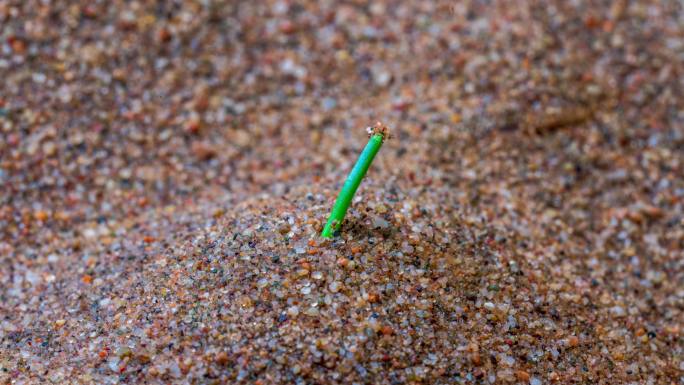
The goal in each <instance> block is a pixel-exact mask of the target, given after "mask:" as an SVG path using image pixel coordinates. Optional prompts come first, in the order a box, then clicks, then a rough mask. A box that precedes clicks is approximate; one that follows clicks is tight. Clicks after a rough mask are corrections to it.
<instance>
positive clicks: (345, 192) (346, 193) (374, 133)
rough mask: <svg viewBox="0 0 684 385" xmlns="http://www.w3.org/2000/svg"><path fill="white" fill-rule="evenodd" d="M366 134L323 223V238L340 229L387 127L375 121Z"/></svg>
mask: <svg viewBox="0 0 684 385" xmlns="http://www.w3.org/2000/svg"><path fill="white" fill-rule="evenodd" d="M368 134H369V135H370V139H369V140H368V144H366V147H365V148H364V149H363V151H362V152H361V155H359V159H358V160H357V161H356V164H355V165H354V168H352V170H351V172H350V173H349V176H347V180H346V181H345V182H344V186H342V190H340V193H339V195H338V196H337V200H335V205H334V206H333V208H332V211H331V212H330V216H329V217H328V222H327V223H326V224H325V227H324V228H323V232H322V233H321V236H322V237H323V238H332V237H333V235H334V234H335V233H336V232H337V231H338V230H339V229H340V226H341V225H342V221H343V220H344V216H345V214H346V213H347V209H348V208H349V205H350V204H351V201H352V198H354V194H355V193H356V190H357V189H358V188H359V185H360V184H361V180H362V179H363V177H364V176H365V175H366V172H367V171H368V168H369V167H370V165H371V163H372V162H373V158H375V154H377V153H378V151H379V150H380V147H381V146H382V143H383V142H384V141H385V139H387V138H389V129H388V128H387V127H386V126H384V125H383V124H382V123H380V122H377V123H376V124H375V126H373V127H369V128H368Z"/></svg>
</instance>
